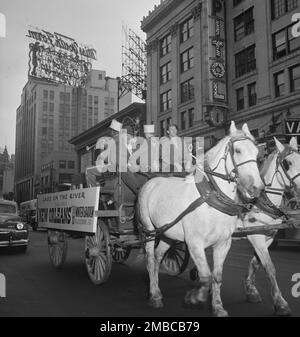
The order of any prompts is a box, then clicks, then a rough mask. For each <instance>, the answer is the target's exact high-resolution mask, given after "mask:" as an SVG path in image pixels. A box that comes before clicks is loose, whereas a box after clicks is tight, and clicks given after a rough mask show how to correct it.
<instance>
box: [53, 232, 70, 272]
mask: <svg viewBox="0 0 300 337" xmlns="http://www.w3.org/2000/svg"><path fill="white" fill-rule="evenodd" d="M67 250H68V241H67V236H66V233H65V232H59V231H53V230H48V252H49V256H50V261H51V262H52V264H53V266H54V267H55V268H60V267H62V265H63V264H64V262H65V260H66V257H67Z"/></svg>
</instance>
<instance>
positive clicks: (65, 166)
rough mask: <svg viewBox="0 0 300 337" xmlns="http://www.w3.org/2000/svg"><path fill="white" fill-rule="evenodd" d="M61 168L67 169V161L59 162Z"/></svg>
mask: <svg viewBox="0 0 300 337" xmlns="http://www.w3.org/2000/svg"><path fill="white" fill-rule="evenodd" d="M59 168H61V169H65V168H67V162H66V161H65V160H60V161H59Z"/></svg>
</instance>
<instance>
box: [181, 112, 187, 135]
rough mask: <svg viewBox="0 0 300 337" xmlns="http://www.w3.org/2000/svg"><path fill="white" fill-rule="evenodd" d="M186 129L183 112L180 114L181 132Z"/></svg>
mask: <svg viewBox="0 0 300 337" xmlns="http://www.w3.org/2000/svg"><path fill="white" fill-rule="evenodd" d="M186 128H187V122H186V111H183V112H182V113H181V130H185V129H186Z"/></svg>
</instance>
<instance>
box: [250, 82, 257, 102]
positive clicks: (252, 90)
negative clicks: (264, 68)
mask: <svg viewBox="0 0 300 337" xmlns="http://www.w3.org/2000/svg"><path fill="white" fill-rule="evenodd" d="M248 103H249V104H248V105H249V106H254V105H256V103H257V95H256V83H251V84H249V85H248Z"/></svg>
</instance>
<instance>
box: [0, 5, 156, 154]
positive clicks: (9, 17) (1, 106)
mask: <svg viewBox="0 0 300 337" xmlns="http://www.w3.org/2000/svg"><path fill="white" fill-rule="evenodd" d="M159 3H160V0H85V1H83V0H0V13H3V14H4V15H5V18H6V37H5V38H1V37H0V148H3V147H4V146H5V145H7V148H8V152H9V154H12V153H15V124H16V109H17V108H18V106H19V105H20V100H21V92H22V89H23V87H24V86H25V84H26V82H27V73H28V52H29V47H28V45H29V42H30V41H29V39H28V38H27V37H26V35H27V31H28V29H29V28H30V26H32V27H38V28H40V29H44V30H46V31H49V32H58V33H61V34H63V35H66V36H69V37H72V38H74V39H75V40H76V41H77V42H78V43H82V44H86V45H89V46H92V47H93V48H94V49H96V51H97V61H95V62H93V68H94V69H99V70H105V71H106V74H107V76H110V77H117V76H120V75H122V62H121V59H122V57H121V53H122V49H121V46H122V23H124V24H126V25H127V26H128V27H129V28H131V29H133V30H134V31H135V32H136V33H137V34H138V35H139V36H140V37H141V38H142V39H144V40H145V39H146V36H145V34H144V33H143V32H142V31H141V29H140V21H141V20H142V18H143V16H147V14H148V11H149V10H153V8H154V6H155V5H157V4H159Z"/></svg>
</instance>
